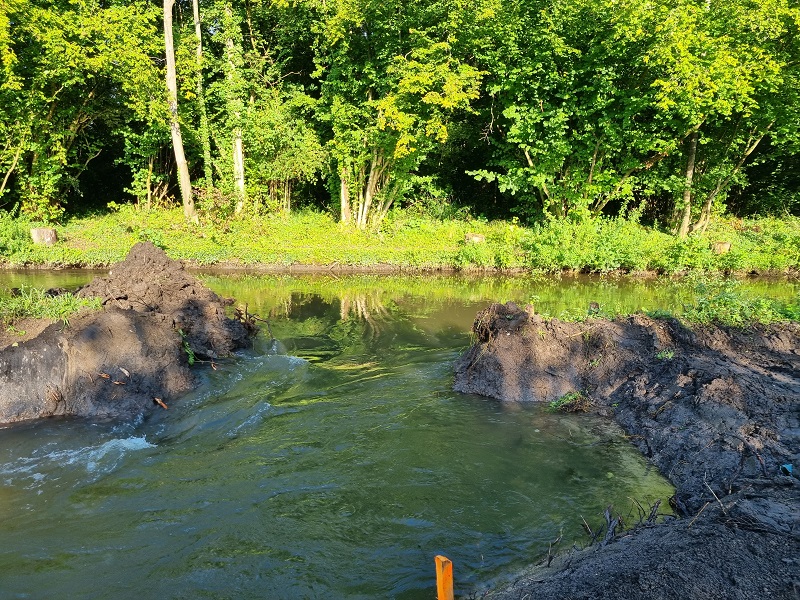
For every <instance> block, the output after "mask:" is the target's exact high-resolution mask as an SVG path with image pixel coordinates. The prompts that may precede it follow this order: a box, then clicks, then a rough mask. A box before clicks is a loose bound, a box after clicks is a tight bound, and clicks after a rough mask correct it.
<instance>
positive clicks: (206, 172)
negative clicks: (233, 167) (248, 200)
mask: <svg viewBox="0 0 800 600" xmlns="http://www.w3.org/2000/svg"><path fill="white" fill-rule="evenodd" d="M192 13H193V16H194V36H195V38H197V49H196V51H195V56H196V58H197V110H198V112H199V113H200V132H199V133H200V143H201V144H202V145H203V176H204V178H205V188H206V192H207V193H208V194H209V195H210V194H211V191H212V190H213V188H214V171H213V168H212V166H211V134H210V130H209V125H208V113H207V112H206V97H205V91H204V90H203V29H202V27H201V24H200V2H199V0H192Z"/></svg>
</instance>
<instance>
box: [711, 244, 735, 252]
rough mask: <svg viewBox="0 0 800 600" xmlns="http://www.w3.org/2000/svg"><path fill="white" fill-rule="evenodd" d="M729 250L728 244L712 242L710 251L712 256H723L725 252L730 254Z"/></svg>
mask: <svg viewBox="0 0 800 600" xmlns="http://www.w3.org/2000/svg"><path fill="white" fill-rule="evenodd" d="M730 250H731V243H730V242H714V243H713V244H711V251H712V252H713V253H714V254H725V253H726V252H730Z"/></svg>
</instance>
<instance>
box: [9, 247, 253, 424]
mask: <svg viewBox="0 0 800 600" xmlns="http://www.w3.org/2000/svg"><path fill="white" fill-rule="evenodd" d="M79 295H81V296H84V297H100V298H101V299H102V301H103V309H102V310H100V311H96V312H90V313H87V314H83V315H80V316H77V317H75V318H73V319H71V320H70V323H69V325H65V324H64V323H53V324H51V325H49V326H48V327H47V328H45V329H44V330H43V331H42V332H41V333H39V334H38V335H37V336H35V337H33V338H32V339H27V340H25V341H22V342H19V343H17V344H16V345H9V346H6V347H5V348H3V349H2V350H0V423H8V422H14V421H21V420H26V419H35V418H41V417H49V416H57V415H58V416H60V415H74V416H83V417H94V418H106V417H108V418H130V417H134V416H137V415H141V414H144V413H147V412H149V411H151V410H153V408H154V407H157V405H156V404H155V398H159V399H161V400H162V401H163V402H164V403H165V404H168V403H169V402H171V401H172V400H173V399H174V398H176V397H177V396H179V395H181V394H183V393H185V392H187V391H188V390H189V389H191V388H192V387H193V385H194V378H193V376H192V373H191V371H190V370H189V357H190V356H191V357H193V358H195V359H197V360H215V359H218V358H219V357H222V356H227V355H229V354H231V352H233V351H234V350H235V349H237V348H240V347H243V346H244V345H245V344H246V343H247V338H248V333H247V330H246V328H245V327H244V325H243V324H242V323H240V322H238V321H235V320H232V319H229V318H228V317H226V316H225V308H224V302H223V301H222V300H221V299H220V298H219V297H218V296H217V295H216V294H214V293H213V292H212V291H211V290H209V289H207V288H206V287H204V286H203V285H202V284H200V283H199V282H198V281H197V280H196V279H195V278H194V277H192V276H191V275H190V274H188V273H187V272H186V271H185V270H184V268H183V266H182V265H181V264H180V263H178V262H176V261H173V260H171V259H170V258H169V257H167V255H166V254H165V253H164V252H163V251H162V250H160V249H159V248H156V247H155V246H154V245H153V244H150V243H141V244H137V245H136V246H134V247H133V248H132V249H131V251H130V253H129V254H128V256H127V258H126V259H125V260H124V261H122V262H120V263H118V264H116V265H114V266H113V267H112V269H111V271H110V272H109V274H108V276H107V277H98V278H96V279H94V280H93V281H92V282H91V283H90V284H88V285H87V286H85V287H84V288H83V289H81V290H80V292H79ZM159 410H161V409H160V408H159Z"/></svg>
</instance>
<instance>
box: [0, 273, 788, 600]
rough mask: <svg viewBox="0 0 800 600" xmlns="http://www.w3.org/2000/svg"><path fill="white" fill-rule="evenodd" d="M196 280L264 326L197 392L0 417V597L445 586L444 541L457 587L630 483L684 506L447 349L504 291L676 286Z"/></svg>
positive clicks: (533, 547)
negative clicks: (51, 416)
mask: <svg viewBox="0 0 800 600" xmlns="http://www.w3.org/2000/svg"><path fill="white" fill-rule="evenodd" d="M28 275H30V274H28ZM36 277H38V278H39V279H36ZM85 278H86V274H85V273H84V274H80V273H77V274H72V273H61V274H52V273H50V274H44V273H42V274H39V275H36V274H34V276H33V277H30V276H27V277H26V276H24V275H19V276H17V275H14V274H9V273H5V274H2V275H0V286H6V287H10V286H14V285H18V284H21V283H25V284H29V285H39V286H41V287H55V286H62V285H63V286H65V287H69V286H70V285H77V284H80V283H82V281H83V280H85ZM204 279H205V281H206V283H207V284H208V285H209V286H210V287H211V288H213V289H214V290H216V291H217V292H218V293H220V294H222V295H224V296H231V297H235V298H237V303H238V304H239V305H240V306H244V305H247V310H248V311H249V312H250V313H256V314H258V315H260V316H261V317H262V318H263V319H264V320H265V321H266V323H268V326H267V324H266V323H264V324H263V328H262V331H261V333H260V334H259V336H258V337H257V338H256V339H255V340H254V341H253V345H252V347H251V348H249V349H247V350H245V351H242V352H240V353H239V354H238V355H237V356H236V357H235V359H233V360H228V361H225V362H223V363H221V364H219V366H218V368H217V369H216V370H212V369H210V368H209V367H208V366H201V367H200V368H199V369H198V375H199V377H200V379H201V385H200V386H199V387H198V388H197V390H196V391H195V392H193V393H191V394H189V395H188V396H186V397H184V398H182V399H181V400H180V401H177V402H175V403H173V404H171V405H170V407H169V410H167V411H163V410H159V411H158V412H155V413H153V414H152V415H151V416H149V417H147V418H146V419H144V420H142V421H140V422H136V423H115V422H108V423H89V422H85V421H81V420H74V419H72V420H44V421H40V422H32V423H25V424H16V425H13V426H6V427H2V426H0V598H55V597H59V598H82V599H106V598H108V599H112V598H113V599H119V598H170V599H184V598H185V599H195V598H219V599H223V598H237V599H239V598H242V599H249V598H253V599H255V598H270V599H281V598H286V599H295V598H325V599H338V598H363V599H367V598H370V599H372V598H396V599H404V600H412V599H413V600H423V599H425V600H429V599H430V598H433V597H435V579H434V560H433V559H434V556H435V555H437V554H444V555H446V556H448V557H449V558H450V559H451V560H452V561H453V562H454V565H455V580H456V594H457V595H463V596H469V595H470V594H476V595H479V594H480V593H481V592H482V591H483V590H485V589H486V588H487V586H491V585H494V584H497V583H498V582H502V581H505V580H507V579H508V578H510V577H513V574H514V572H515V571H516V570H518V569H521V568H523V567H524V566H525V565H527V564H529V563H531V562H533V561H535V560H537V559H540V558H541V557H542V556H543V555H546V553H547V552H548V548H549V546H550V544H551V543H552V542H553V541H554V540H556V539H557V538H561V542H560V545H559V547H560V548H562V549H569V548H570V547H571V546H572V545H573V543H576V544H578V545H583V544H585V543H587V541H588V539H587V537H586V535H585V533H584V531H583V527H582V521H583V520H584V519H585V521H586V522H587V523H588V524H589V525H590V526H591V527H593V528H595V527H599V526H600V525H601V524H602V523H603V517H602V513H603V511H604V509H605V508H606V507H607V506H609V505H612V506H613V507H614V510H615V511H616V512H618V513H620V514H622V515H623V516H624V517H625V518H626V520H627V521H628V522H635V521H636V520H637V519H638V510H637V508H636V504H637V503H638V504H641V505H642V506H644V507H647V506H649V505H651V504H653V503H654V502H655V501H657V500H659V499H660V500H661V501H662V506H663V507H665V510H668V509H667V508H666V506H667V502H666V499H667V497H668V496H670V495H671V493H672V490H671V488H670V486H669V484H668V483H667V482H666V481H665V480H664V479H663V478H662V477H661V476H660V475H659V474H658V473H657V472H656V471H655V470H654V469H653V468H651V467H650V466H649V465H648V464H647V462H646V461H645V460H644V459H643V458H642V457H641V455H640V454H639V453H638V452H637V451H636V450H635V449H634V448H633V447H632V446H631V445H630V444H629V443H628V442H627V441H626V440H625V439H624V437H623V435H622V434H621V432H620V431H619V430H618V429H617V428H616V427H615V426H614V425H613V424H611V423H609V422H607V421H604V420H602V419H598V418H595V417H591V416H586V415H563V414H558V413H553V412H550V411H549V410H548V409H547V408H546V407H542V406H519V405H504V404H501V403H498V402H496V401H493V400H488V399H485V398H481V397H478V396H468V395H463V394H457V393H455V392H453V391H451V387H452V365H453V362H454V361H455V360H456V358H457V357H458V356H459V354H460V353H461V352H463V351H464V350H466V348H467V347H468V346H469V344H470V334H469V329H470V326H471V323H472V320H473V319H474V317H475V314H476V312H477V311H478V310H480V309H481V308H483V307H485V306H486V304H487V303H488V302H490V301H493V300H503V301H505V300H515V301H517V302H520V303H525V302H529V301H531V302H533V303H534V304H535V305H536V307H537V309H538V310H540V312H548V313H550V314H559V313H560V312H563V311H572V312H575V311H578V312H579V311H585V310H586V307H588V304H589V302H599V303H600V304H601V306H603V307H610V308H611V309H613V310H621V311H630V310H636V309H640V308H647V309H652V308H670V307H673V306H674V305H675V304H676V303H680V302H681V301H683V296H682V294H685V290H684V289H682V288H679V287H671V286H665V285H663V284H656V283H654V282H646V281H645V282H630V281H608V280H596V281H584V280H572V279H570V280H560V281H559V280H540V279H535V278H508V279H501V278H477V279H476V278H472V279H470V278H458V277H439V278H431V277H424V278H423V277H410V278H409V277H344V278H339V277H333V276H328V277H319V276H317V277H291V276H252V275H247V276H236V277H232V276H215V275H206V276H204ZM793 293H796V291H795V290H793V289H789V290H785V289H782V291H781V292H780V294H788V295H790V294H793ZM780 294H779V295H780ZM270 332H271V335H270ZM272 336H274V340H273V337H272Z"/></svg>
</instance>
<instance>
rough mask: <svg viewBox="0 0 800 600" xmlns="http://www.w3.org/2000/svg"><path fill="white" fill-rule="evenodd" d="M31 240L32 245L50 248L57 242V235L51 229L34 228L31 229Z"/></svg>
mask: <svg viewBox="0 0 800 600" xmlns="http://www.w3.org/2000/svg"><path fill="white" fill-rule="evenodd" d="M31 238H33V243H34V244H44V245H45V246H52V245H53V244H55V243H56V242H57V241H58V234H57V233H56V230H55V229H53V228H52V227H34V228H33V229H31Z"/></svg>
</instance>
